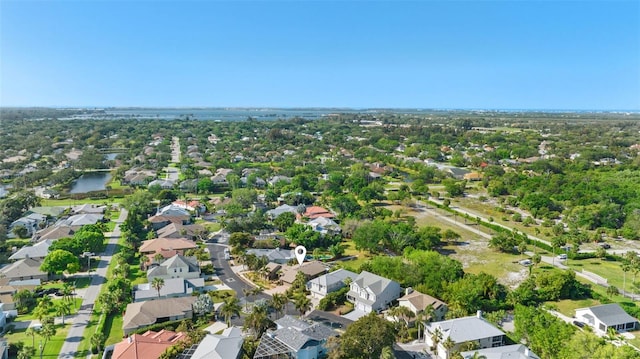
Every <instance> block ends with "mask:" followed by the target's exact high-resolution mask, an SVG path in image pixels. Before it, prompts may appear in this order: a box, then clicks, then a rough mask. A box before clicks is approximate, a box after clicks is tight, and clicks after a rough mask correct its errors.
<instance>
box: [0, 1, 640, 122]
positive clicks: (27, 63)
mask: <svg viewBox="0 0 640 359" xmlns="http://www.w3.org/2000/svg"><path fill="white" fill-rule="evenodd" d="M0 61H1V62H0V91H1V92H0V105H2V106H31V105H38V106H162V107H170V106H177V107H187V106H242V107H259V106H264V107H355V108H363V107H385V108H393V107H398V108H400V107H402V108H492V109H495V108H498V109H601V110H615V109H627V110H640V2H638V1H592V2H586V1H567V2H560V1H530V2H529V1H474V2H470V1H469V2H468V1H412V2H399V1H393V2H391V1H388V2H387V1H375V2H374V1H336V2H331V1H316V2H307V1H288V2H275V1H260V2H249V1H234V2H225V1H138V2H129V1H89V0H87V1H24V0H20V1H7V0H0Z"/></svg>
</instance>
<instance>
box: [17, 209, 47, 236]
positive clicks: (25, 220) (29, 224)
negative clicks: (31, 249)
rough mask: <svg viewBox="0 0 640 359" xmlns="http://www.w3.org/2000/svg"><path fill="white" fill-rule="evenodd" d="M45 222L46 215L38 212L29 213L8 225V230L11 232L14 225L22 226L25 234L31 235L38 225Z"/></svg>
mask: <svg viewBox="0 0 640 359" xmlns="http://www.w3.org/2000/svg"><path fill="white" fill-rule="evenodd" d="M46 223H47V216H45V215H43V214H40V213H30V214H28V215H26V216H24V217H21V218H18V219H16V220H15V221H13V222H11V224H10V225H9V232H10V233H12V231H13V229H14V228H16V227H20V226H22V227H24V228H25V229H26V230H27V236H29V237H31V236H33V234H34V233H36V231H37V230H38V229H40V226H44V225H45V224H46Z"/></svg>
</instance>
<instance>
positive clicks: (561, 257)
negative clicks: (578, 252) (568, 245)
mask: <svg viewBox="0 0 640 359" xmlns="http://www.w3.org/2000/svg"><path fill="white" fill-rule="evenodd" d="M558 259H560V260H565V259H567V255H566V254H564V253H562V254H560V255H558Z"/></svg>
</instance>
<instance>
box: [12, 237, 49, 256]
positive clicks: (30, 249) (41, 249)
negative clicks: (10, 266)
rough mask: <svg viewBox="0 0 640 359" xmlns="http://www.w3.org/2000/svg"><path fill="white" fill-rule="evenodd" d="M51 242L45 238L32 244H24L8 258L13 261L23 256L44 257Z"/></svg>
mask: <svg viewBox="0 0 640 359" xmlns="http://www.w3.org/2000/svg"><path fill="white" fill-rule="evenodd" d="M53 242H54V241H53V240H51V239H47V240H44V241H42V242H38V243H36V244H34V245H32V246H24V247H22V248H20V249H18V250H17V251H16V252H15V253H14V254H12V255H11V256H10V257H9V260H12V261H14V260H18V259H24V258H33V259H44V257H46V256H47V254H48V253H49V247H51V244H52V243H53Z"/></svg>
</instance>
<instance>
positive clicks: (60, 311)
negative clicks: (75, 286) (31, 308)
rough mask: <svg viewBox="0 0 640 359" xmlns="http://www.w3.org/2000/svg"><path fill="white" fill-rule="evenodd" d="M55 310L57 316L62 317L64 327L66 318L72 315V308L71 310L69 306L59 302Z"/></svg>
mask: <svg viewBox="0 0 640 359" xmlns="http://www.w3.org/2000/svg"><path fill="white" fill-rule="evenodd" d="M55 309H56V315H58V316H60V317H62V325H64V316H65V315H67V314H71V308H69V306H68V305H67V304H65V303H64V302H57V303H56V307H55Z"/></svg>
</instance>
